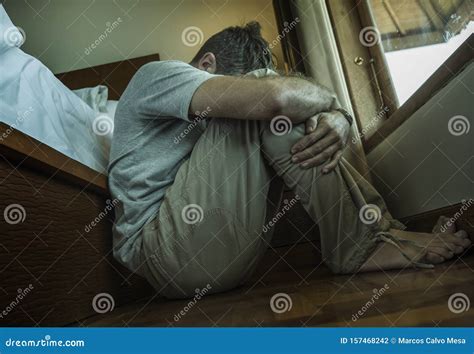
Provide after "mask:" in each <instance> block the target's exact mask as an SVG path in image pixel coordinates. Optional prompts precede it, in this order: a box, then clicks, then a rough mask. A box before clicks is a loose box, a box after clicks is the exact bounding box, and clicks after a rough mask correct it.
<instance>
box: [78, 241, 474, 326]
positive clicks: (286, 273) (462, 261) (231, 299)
mask: <svg viewBox="0 0 474 354" xmlns="http://www.w3.org/2000/svg"><path fill="white" fill-rule="evenodd" d="M318 254H319V252H318V245H317V244H315V243H305V244H299V245H294V246H292V247H284V248H277V249H273V250H270V251H269V253H268V255H267V256H266V259H265V260H264V266H262V267H261V268H260V271H259V273H258V274H255V276H254V278H253V280H252V281H251V282H249V284H247V285H246V286H244V287H241V288H238V289H235V290H233V291H230V292H227V293H222V294H217V295H207V296H205V297H204V298H202V299H201V300H199V301H197V302H196V304H195V305H194V306H191V309H189V310H188V311H187V312H185V314H184V315H182V316H180V318H176V317H175V316H176V315H177V314H179V313H180V311H182V310H184V308H185V306H186V305H187V304H188V301H187V300H179V301H164V300H162V299H158V298H155V299H146V300H144V301H140V302H136V303H133V304H130V305H127V306H125V307H121V308H116V309H114V310H113V311H112V312H109V313H107V314H102V315H96V316H93V317H91V318H88V319H86V320H83V321H82V322H77V323H74V324H73V325H75V326H166V327H168V326H174V327H178V326H216V327H224V326H252V327H254V326H298V327H299V326H338V327H339V326H342V327H349V326H351V327H355V326H429V327H432V326H473V325H474V309H472V308H470V309H468V310H467V311H463V312H461V313H454V312H452V311H451V310H450V308H449V306H448V299H449V298H450V296H451V295H453V294H456V293H461V294H463V295H464V297H466V298H467V299H468V301H474V254H473V252H472V251H471V252H470V253H469V254H467V255H464V256H463V257H462V258H457V259H455V260H453V261H451V262H448V263H445V264H442V265H439V266H437V267H436V268H435V269H433V270H413V269H405V270H402V271H399V270H397V271H388V272H373V273H364V274H357V275H351V276H336V275H333V274H331V273H330V272H329V270H328V269H327V268H326V267H325V266H324V265H323V264H321V261H320V259H318ZM290 260H291V262H290ZM382 288H384V289H385V290H381V289H382ZM377 290H378V294H380V293H381V292H383V293H382V294H381V295H380V296H378V298H377V299H376V298H375V291H377ZM278 293H284V294H286V295H288V297H289V299H290V301H291V305H292V306H291V309H289V310H288V311H284V312H282V313H276V312H274V311H272V308H271V306H270V301H271V298H272V297H273V296H274V295H275V294H278ZM371 300H373V302H371ZM368 302H370V304H368ZM357 314H358V315H357ZM356 315H357V316H356Z"/></svg>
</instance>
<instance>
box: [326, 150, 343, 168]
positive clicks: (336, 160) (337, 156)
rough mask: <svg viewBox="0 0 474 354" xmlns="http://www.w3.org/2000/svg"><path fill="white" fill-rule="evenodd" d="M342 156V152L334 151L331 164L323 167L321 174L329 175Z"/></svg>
mask: <svg viewBox="0 0 474 354" xmlns="http://www.w3.org/2000/svg"><path fill="white" fill-rule="evenodd" d="M342 154H343V152H342V150H338V151H336V153H335V154H334V156H333V157H332V159H331V162H329V163H328V164H326V165H325V166H324V167H323V173H329V172H331V171H332V170H334V169H335V168H336V166H337V165H338V163H339V161H340V160H341V157H342Z"/></svg>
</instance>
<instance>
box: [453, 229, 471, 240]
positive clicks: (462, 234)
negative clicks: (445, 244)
mask: <svg viewBox="0 0 474 354" xmlns="http://www.w3.org/2000/svg"><path fill="white" fill-rule="evenodd" d="M454 236H456V237H460V238H467V239H469V236H468V234H467V232H466V231H464V230H459V231H456V232H455V233H454Z"/></svg>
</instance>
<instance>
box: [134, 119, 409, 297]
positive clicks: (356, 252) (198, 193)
mask: <svg viewBox="0 0 474 354" xmlns="http://www.w3.org/2000/svg"><path fill="white" fill-rule="evenodd" d="M303 135H304V125H302V124H301V125H296V126H293V127H292V129H291V131H290V132H289V133H287V134H283V135H280V134H279V133H277V134H275V133H274V132H272V129H270V127H269V124H268V123H265V122H261V121H245V120H231V119H213V120H212V121H211V122H210V123H209V126H208V127H207V129H206V130H205V132H204V133H203V135H202V136H201V138H200V139H199V140H198V142H197V144H196V145H195V147H194V149H193V151H192V153H191V155H190V157H189V159H188V160H187V161H185V162H184V163H183V164H182V165H181V167H180V168H179V170H178V173H177V176H176V179H175V182H174V183H173V185H172V186H170V187H169V189H168V190H167V192H166V195H165V198H164V200H163V203H162V205H161V207H160V210H159V213H158V215H157V216H156V217H155V218H154V219H152V220H151V221H150V222H149V223H148V224H147V225H146V226H145V227H144V228H143V230H142V231H141V238H142V250H141V259H142V268H141V270H140V273H142V274H144V275H145V276H146V278H147V279H148V281H149V282H150V283H151V284H152V285H153V286H154V287H155V288H156V290H157V291H158V292H159V293H160V294H161V295H163V296H165V297H168V298H186V297H192V296H194V295H195V294H196V292H199V291H200V289H204V288H207V289H208V290H207V293H214V292H220V291H225V290H228V289H231V288H234V287H236V286H238V285H240V284H242V283H243V282H245V281H246V280H247V279H248V278H249V277H250V276H251V274H252V272H253V271H254V270H255V268H256V266H257V264H258V262H259V261H260V259H261V258H262V256H263V254H264V252H265V250H266V249H267V248H268V246H269V245H270V241H271V237H272V234H273V229H274V227H273V225H274V222H272V220H273V221H275V218H276V217H277V216H278V215H282V213H281V199H282V193H283V189H284V185H285V184H286V185H287V186H288V187H290V188H292V189H293V190H294V192H295V193H296V195H297V198H298V199H299V200H300V201H301V203H302V205H303V207H304V208H305V209H306V211H307V212H308V214H309V215H310V217H311V218H313V220H314V221H315V222H316V223H317V224H318V226H319V230H320V237H321V250H322V256H323V260H324V261H325V263H326V264H327V266H328V267H329V268H330V269H331V270H332V271H333V272H335V273H351V272H356V271H357V270H358V269H359V267H360V266H361V265H362V264H363V263H364V261H365V260H366V259H367V258H368V256H369V255H370V254H371V253H372V252H373V250H374V249H375V247H376V245H377V243H378V242H379V241H380V239H378V238H377V237H376V234H377V233H378V232H380V231H386V230H388V229H389V228H404V226H403V225H402V224H400V223H399V222H397V221H396V220H393V218H392V217H391V215H390V214H389V213H388V211H387V208H386V206H385V203H384V201H383V200H382V198H381V197H380V195H379V194H378V193H377V191H376V190H375V189H374V188H373V187H372V186H371V185H370V184H369V183H368V182H367V181H366V180H365V179H363V177H362V176H360V174H359V173H358V172H357V171H356V170H355V169H354V168H353V167H352V166H350V165H349V164H348V163H347V162H346V161H345V160H342V161H341V163H340V164H339V166H338V167H337V168H336V169H335V170H334V171H333V172H330V173H328V174H325V175H323V174H322V173H321V171H320V168H312V169H307V170H305V169H302V168H300V167H299V166H298V165H295V164H293V163H292V162H291V154H290V148H291V146H292V145H293V144H294V143H295V142H296V141H297V140H299V139H300V138H301V137H302V136H303ZM291 205H292V203H289V204H287V205H285V206H284V207H286V208H288V207H289V206H290V207H291Z"/></svg>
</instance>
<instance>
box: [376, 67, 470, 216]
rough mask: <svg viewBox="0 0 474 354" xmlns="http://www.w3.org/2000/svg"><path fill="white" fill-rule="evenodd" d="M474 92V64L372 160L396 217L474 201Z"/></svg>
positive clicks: (396, 132)
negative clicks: (470, 200) (472, 199)
mask: <svg viewBox="0 0 474 354" xmlns="http://www.w3.org/2000/svg"><path fill="white" fill-rule="evenodd" d="M472 92H474V64H473V63H471V64H470V65H468V66H467V67H466V68H465V69H464V70H463V71H462V72H461V73H460V74H458V75H457V76H456V77H454V78H453V79H452V80H451V81H450V82H449V83H448V84H447V85H446V86H445V87H444V88H442V89H441V90H440V91H439V92H438V93H437V94H436V95H434V96H433V97H432V98H431V99H430V100H429V101H428V102H427V103H426V104H425V105H424V106H423V107H422V108H420V109H419V110H418V111H417V112H416V113H415V114H414V115H413V116H412V117H411V118H410V119H409V120H408V121H406V122H405V123H404V124H403V125H402V126H401V127H400V128H399V129H397V130H396V131H395V132H394V133H392V134H391V135H390V136H389V137H388V138H387V139H386V140H385V141H384V142H383V143H381V144H380V145H378V146H377V148H375V149H374V150H373V151H372V152H371V153H370V154H369V155H368V163H369V167H370V168H371V170H372V173H373V174H372V176H373V178H374V180H375V184H376V187H377V188H378V190H379V191H380V192H381V193H382V195H383V196H384V197H385V200H386V201H387V204H388V205H389V207H390V209H391V210H392V212H393V214H394V215H395V216H396V217H403V216H410V215H415V214H418V213H421V212H424V211H428V210H433V209H437V208H441V207H444V206H448V205H452V204H456V203H459V202H462V201H463V200H464V201H468V200H469V199H470V198H474V182H473V179H474V126H473V125H474V122H473V113H474V110H473V104H472V100H473V97H472Z"/></svg>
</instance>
